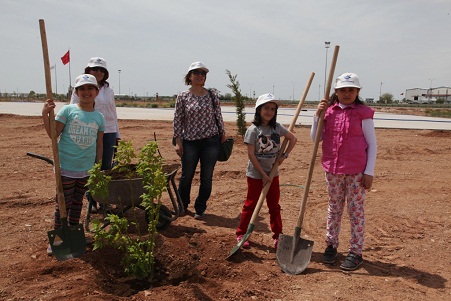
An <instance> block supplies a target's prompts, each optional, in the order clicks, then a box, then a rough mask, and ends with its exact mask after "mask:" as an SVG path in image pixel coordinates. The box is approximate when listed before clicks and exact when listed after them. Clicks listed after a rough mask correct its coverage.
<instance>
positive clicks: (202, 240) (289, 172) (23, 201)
mask: <svg viewBox="0 0 451 301" xmlns="http://www.w3.org/2000/svg"><path fill="white" fill-rule="evenodd" d="M120 127H121V132H122V135H123V138H124V139H125V140H129V141H132V142H133V144H134V145H135V147H137V148H140V147H142V146H143V145H144V144H145V142H146V141H148V140H153V135H154V132H155V133H156V135H157V140H158V141H159V145H160V151H161V153H162V155H163V157H164V158H165V159H166V161H167V163H177V162H178V158H177V156H176V155H175V153H174V151H173V149H172V146H171V144H170V138H171V136H172V126H171V123H170V122H165V121H134V120H121V121H120ZM227 130H228V132H229V133H236V127H235V125H234V124H233V123H229V124H227ZM308 132H309V129H308V128H307V127H302V126H301V127H296V128H295V135H296V136H297V137H298V139H299V144H298V146H297V147H296V148H295V149H294V150H293V153H292V155H291V156H290V158H289V159H288V160H287V161H286V162H285V164H283V165H282V166H281V168H280V174H281V177H280V181H281V183H282V184H283V186H282V187H281V206H282V218H283V223H284V233H285V234H286V235H293V231H294V227H295V224H296V221H297V217H298V211H299V207H300V201H301V199H302V194H303V189H302V187H300V186H302V185H304V183H305V180H306V177H307V171H308V166H309V162H310V157H311V151H312V147H313V143H312V142H311V141H310V138H309V134H308ZM0 133H1V134H0V135H1V145H0V158H1V160H0V166H1V175H0V179H1V187H2V188H1V190H0V204H1V208H2V210H1V211H0V225H1V228H3V233H4V234H3V235H2V238H1V246H0V267H1V271H2V277H0V299H1V300H160V301H165V300H181V299H184V300H450V299H451V285H450V283H449V280H450V279H451V269H450V266H451V259H450V254H451V221H450V216H451V202H450V201H449V197H450V195H451V189H450V185H449V183H450V182H451V174H450V172H449V170H450V168H451V144H450V138H451V132H449V131H448V132H447V131H431V130H390V129H378V130H376V133H377V141H378V148H379V150H378V159H377V164H376V175H375V180H374V185H373V188H372V190H371V191H370V192H369V193H368V195H367V201H366V205H365V210H366V243H365V248H364V260H365V262H364V264H363V266H362V267H361V268H360V269H359V270H357V271H354V272H346V273H345V272H343V271H342V270H340V268H339V263H340V262H341V261H342V260H343V259H344V256H346V253H347V240H348V239H349V222H348V221H347V219H346V218H345V219H344V220H343V229H342V234H341V245H340V246H339V258H338V259H339V260H338V263H337V264H336V265H332V266H328V265H324V264H322V263H321V255H322V252H323V251H324V248H325V244H324V233H325V221H326V209H327V193H326V188H325V183H324V176H323V171H322V170H321V167H320V165H319V164H318V162H319V161H318V160H317V164H316V166H315V170H314V174H313V180H312V184H311V187H310V192H309V198H308V201H307V208H306V212H305V217H304V223H303V229H302V233H301V236H302V237H303V238H306V239H310V240H313V241H314V248H313V254H312V258H311V260H310V263H309V265H308V267H307V269H306V270H305V271H304V272H303V273H302V274H299V275H287V274H285V273H284V272H283V271H282V270H281V268H280V266H279V264H278V263H277V261H276V254H275V250H274V249H273V246H272V240H271V233H270V230H269V225H268V211H267V208H266V205H263V207H262V209H261V211H260V214H259V216H258V219H257V222H256V224H255V229H254V231H253V233H252V235H251V237H250V241H251V248H250V249H249V250H239V251H238V252H237V253H236V254H235V255H234V256H233V257H232V258H231V259H228V260H226V257H227V255H228V254H229V252H230V251H231V250H232V248H233V247H234V246H235V245H236V241H235V235H234V231H235V228H236V226H237V224H238V221H239V216H240V211H241V206H242V202H243V199H244V197H245V193H246V181H245V174H244V169H245V166H246V161H247V158H246V149H245V146H244V145H243V143H242V138H241V137H238V136H235V138H236V143H235V148H234V151H233V154H232V157H231V159H230V160H229V161H228V162H227V163H218V165H217V167H216V170H215V176H214V189H213V194H212V196H211V199H210V200H209V202H208V209H207V212H206V217H205V220H204V221H197V220H195V219H194V218H193V214H192V213H189V214H188V215H186V216H183V217H179V218H178V219H176V220H175V221H173V222H172V223H171V225H170V226H169V227H168V228H167V229H165V230H163V231H161V232H160V233H159V234H158V237H157V248H156V251H157V264H156V274H155V279H154V283H153V286H152V287H146V286H145V285H144V284H143V283H142V282H140V281H138V280H136V279H133V278H130V277H126V276H125V275H124V273H123V271H122V268H121V267H120V265H119V260H120V259H119V258H120V254H118V253H117V252H115V251H114V250H109V249H102V250H96V251H92V249H91V248H88V249H87V251H86V254H85V255H84V256H83V257H81V258H77V259H73V260H67V261H64V262H59V261H57V260H56V259H55V258H54V257H48V256H47V255H46V252H45V250H46V247H47V244H48V238H47V232H48V231H49V230H51V229H52V213H53V207H54V203H53V202H54V201H53V194H54V187H55V184H54V177H53V174H52V168H51V166H50V165H49V164H47V163H45V162H44V161H41V160H38V159H35V158H31V157H29V156H27V155H26V153H27V152H34V153H38V154H41V155H45V156H48V157H51V154H52V151H51V143H50V139H49V138H48V137H47V136H46V134H45V132H44V129H43V126H42V124H41V120H40V118H38V117H19V116H15V115H0ZM320 152H321V149H320V150H319V153H318V155H320ZM178 176H179V173H178V174H177V176H176V178H177V179H178ZM197 179H198V174H197V175H196V181H195V182H194V187H193V192H196V191H197V188H198V184H199V183H198V180H197ZM165 202H166V204H167V206H169V207H171V206H170V203H169V198H168V196H167V194H166V193H165V196H164V199H163V203H165ZM190 209H191V210H192V208H190ZM85 214H86V210H85V209H84V211H83V218H84V216H85ZM86 235H87V236H90V235H91V234H90V233H86Z"/></svg>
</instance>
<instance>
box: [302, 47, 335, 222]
mask: <svg viewBox="0 0 451 301" xmlns="http://www.w3.org/2000/svg"><path fill="white" fill-rule="evenodd" d="M339 50H340V46H338V45H336V46H335V49H334V55H333V57H332V63H331V65H330V71H329V77H328V79H327V85H326V89H325V90H324V91H325V92H324V98H325V99H328V98H329V94H330V89H331V86H332V80H333V78H334V73H335V65H336V64H337V57H338V51H339ZM324 114H325V111H322V112H321V114H320V116H319V119H318V127H317V128H316V136H315V142H314V144H313V151H312V158H311V159H310V166H309V170H308V176H307V180H306V181H305V185H304V195H303V197H302V203H301V209H300V211H299V217H298V221H297V225H296V227H297V228H300V227H301V225H302V222H303V219H304V213H305V207H306V206H305V205H306V203H307V198H308V194H309V190H310V183H311V182H312V175H313V169H314V167H315V161H316V154H317V152H318V145H319V142H320V140H321V135H322V134H323V124H324Z"/></svg>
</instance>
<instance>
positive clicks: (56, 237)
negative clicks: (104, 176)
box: [39, 19, 86, 261]
mask: <svg viewBox="0 0 451 301" xmlns="http://www.w3.org/2000/svg"><path fill="white" fill-rule="evenodd" d="M39 28H40V31H41V42H42V52H43V56H44V70H45V84H46V92H47V99H51V98H52V81H51V77H50V63H49V54H48V48H47V36H46V32H45V24H44V20H42V19H40V20H39ZM49 121H50V132H51V139H52V151H53V163H54V164H53V165H54V168H55V179H56V191H57V199H58V207H59V211H60V220H61V225H62V226H61V228H59V229H55V230H52V231H49V232H48V233H47V234H48V237H49V243H50V247H51V249H52V253H53V255H54V256H55V257H56V259H58V260H59V261H64V260H67V259H71V258H76V257H80V256H82V255H83V254H84V253H85V251H86V238H85V232H84V230H83V225H81V224H78V225H75V226H68V224H67V212H66V204H65V200H64V192H63V184H62V181H61V170H60V161H59V155H58V141H57V134H56V123H55V113H54V111H53V110H51V111H50V113H49Z"/></svg>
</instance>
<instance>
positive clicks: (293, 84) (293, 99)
mask: <svg viewBox="0 0 451 301" xmlns="http://www.w3.org/2000/svg"><path fill="white" fill-rule="evenodd" d="M291 83H292V84H293V101H294V84H295V83H294V82H291Z"/></svg>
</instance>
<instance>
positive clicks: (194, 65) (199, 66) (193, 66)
mask: <svg viewBox="0 0 451 301" xmlns="http://www.w3.org/2000/svg"><path fill="white" fill-rule="evenodd" d="M195 69H202V70H204V71H205V72H207V73H208V71H210V70H208V68H207V66H205V65H204V63H202V62H194V63H192V64H191V65H190V66H189V68H188V72H190V71H191V70H195Z"/></svg>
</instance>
